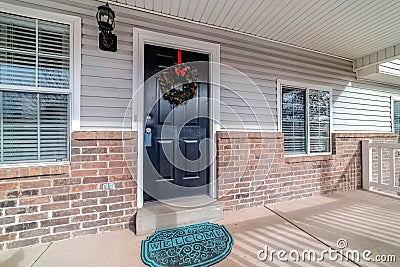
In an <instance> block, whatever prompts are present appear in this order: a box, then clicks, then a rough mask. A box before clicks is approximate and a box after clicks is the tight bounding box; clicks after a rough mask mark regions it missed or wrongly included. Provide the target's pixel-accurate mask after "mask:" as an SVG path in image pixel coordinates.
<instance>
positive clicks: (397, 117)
mask: <svg viewBox="0 0 400 267" xmlns="http://www.w3.org/2000/svg"><path fill="white" fill-rule="evenodd" d="M393 128H394V132H395V133H397V134H399V139H398V142H399V143H400V100H394V102H393Z"/></svg>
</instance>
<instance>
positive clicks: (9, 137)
mask: <svg viewBox="0 0 400 267" xmlns="http://www.w3.org/2000/svg"><path fill="white" fill-rule="evenodd" d="M69 38H70V26H69V25H67V24H61V23H55V22H49V21H44V20H40V19H35V18H28V17H23V16H17V15H12V14H8V13H3V12H0V99H1V101H0V142H1V147H0V162H1V163H12V162H31V161H62V160H66V159H68V157H69V155H68V151H69V140H68V138H69V98H70V96H69V95H70V39H69Z"/></svg>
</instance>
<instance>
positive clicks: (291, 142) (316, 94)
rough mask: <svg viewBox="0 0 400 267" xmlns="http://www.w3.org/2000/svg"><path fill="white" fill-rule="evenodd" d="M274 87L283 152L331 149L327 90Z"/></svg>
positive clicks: (308, 151) (326, 150) (294, 152)
mask: <svg viewBox="0 0 400 267" xmlns="http://www.w3.org/2000/svg"><path fill="white" fill-rule="evenodd" d="M278 84H280V83H278ZM278 90H280V95H281V96H282V99H281V103H282V106H281V113H280V114H281V120H282V121H281V127H282V133H283V134H284V149H285V154H286V155H298V154H318V153H329V152H331V93H330V91H327V90H316V89H310V88H306V87H299V86H290V85H281V88H278Z"/></svg>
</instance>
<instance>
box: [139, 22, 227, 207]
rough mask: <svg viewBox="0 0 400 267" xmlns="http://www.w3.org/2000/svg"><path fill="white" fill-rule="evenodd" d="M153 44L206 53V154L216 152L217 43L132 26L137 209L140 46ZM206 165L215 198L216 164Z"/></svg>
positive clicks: (141, 105)
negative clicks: (207, 111) (207, 70)
mask: <svg viewBox="0 0 400 267" xmlns="http://www.w3.org/2000/svg"><path fill="white" fill-rule="evenodd" d="M145 44H150V45H157V46H163V47H169V48H174V49H181V50H187V51H192V52H197V53H203V54H208V55H209V56H210V60H209V62H210V63H214V64H210V73H209V77H210V97H211V99H213V100H214V101H211V102H210V107H209V114H210V129H209V131H210V139H211V140H212V142H211V144H210V154H211V155H216V152H217V145H216V144H217V135H216V133H217V131H219V130H220V124H219V123H218V122H219V120H220V105H219V104H217V105H216V104H215V103H219V101H220V87H219V85H220V64H219V63H220V45H219V44H215V43H208V42H203V41H198V40H194V39H190V38H184V37H178V36H173V35H170V34H163V33H158V32H153V31H148V30H143V29H139V28H133V73H132V74H133V79H132V80H133V88H132V89H133V95H132V96H133V99H132V119H133V121H132V131H136V132H137V144H138V147H137V153H138V154H137V173H136V175H137V176H136V178H137V179H136V182H137V194H136V195H137V208H142V207H143V204H144V200H143V153H144V143H143V142H144V140H143V139H144V138H143V136H144V129H143V127H144V93H143V90H140V89H141V88H140V87H141V86H143V83H144V45H145ZM209 168H210V183H209V195H210V196H211V197H212V198H215V199H216V198H217V180H216V178H217V166H216V160H213V161H212V164H211V166H210V167H209Z"/></svg>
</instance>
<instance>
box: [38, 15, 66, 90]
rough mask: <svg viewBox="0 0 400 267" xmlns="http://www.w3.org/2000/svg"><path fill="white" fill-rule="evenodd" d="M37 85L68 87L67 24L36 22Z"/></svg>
mask: <svg viewBox="0 0 400 267" xmlns="http://www.w3.org/2000/svg"><path fill="white" fill-rule="evenodd" d="M38 37H39V44H38V50H39V58H38V60H39V62H38V66H39V70H38V86H39V87H50V88H60V89H68V88H69V52H70V51H69V46H70V43H69V41H70V40H69V25H65V24H60V23H53V22H48V21H41V20H39V22H38Z"/></svg>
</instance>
